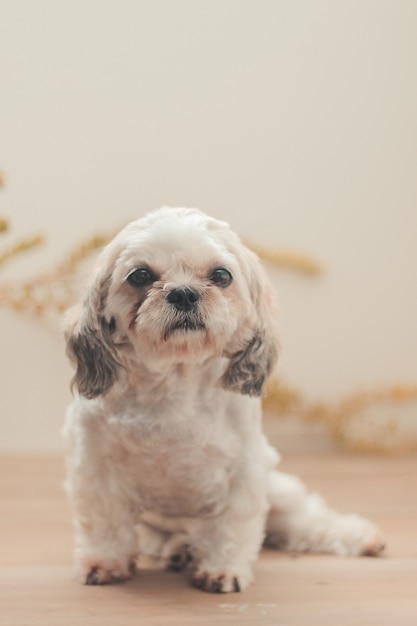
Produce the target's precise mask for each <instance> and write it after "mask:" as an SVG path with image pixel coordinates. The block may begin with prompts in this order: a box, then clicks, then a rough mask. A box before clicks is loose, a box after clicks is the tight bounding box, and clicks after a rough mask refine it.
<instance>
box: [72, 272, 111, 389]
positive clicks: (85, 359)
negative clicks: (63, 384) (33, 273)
mask: <svg viewBox="0 0 417 626" xmlns="http://www.w3.org/2000/svg"><path fill="white" fill-rule="evenodd" d="M109 282H110V276H103V275H101V274H100V273H98V275H97V276H96V279H95V280H94V281H93V283H92V284H91V285H90V286H89V287H88V289H87V291H86V295H85V298H84V302H83V303H82V304H80V305H77V306H76V307H74V308H73V309H71V310H70V311H69V312H68V314H67V316H66V320H65V329H64V330H65V338H66V342H67V355H68V357H69V359H70V361H71V362H72V363H73V364H74V365H75V374H74V377H73V379H72V381H71V388H74V387H75V388H76V389H77V390H78V392H79V394H80V395H82V396H85V397H86V398H89V399H91V398H95V397H97V396H100V395H103V394H105V393H106V392H107V391H108V390H109V389H110V388H111V387H112V386H113V384H114V382H115V381H116V380H117V378H118V372H119V368H120V363H119V362H118V359H117V354H116V349H115V346H114V344H113V342H112V324H113V323H114V322H113V321H110V322H107V321H106V319H105V317H104V306H105V302H106V298H107V292H108V284H109Z"/></svg>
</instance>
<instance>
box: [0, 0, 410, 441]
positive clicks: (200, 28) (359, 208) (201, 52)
mask: <svg viewBox="0 0 417 626" xmlns="http://www.w3.org/2000/svg"><path fill="white" fill-rule="evenodd" d="M0 14H1V19H0V169H1V170H3V171H4V172H5V174H6V176H7V186H6V188H5V189H4V190H1V193H0V215H2V216H5V217H7V218H8V219H9V220H10V222H11V224H12V226H13V230H12V231H11V232H10V234H8V235H7V236H4V235H2V236H1V238H0V249H1V247H2V246H4V245H6V244H8V243H11V242H13V241H16V240H17V239H19V238H20V237H23V236H29V235H32V234H34V233H35V232H41V233H44V234H45V235H46V236H47V238H48V243H47V245H46V246H45V247H44V248H42V249H41V250H39V251H36V252H35V251H33V252H32V253H30V254H29V253H28V254H26V255H24V256H23V257H22V258H20V259H19V260H16V261H15V262H14V263H10V264H9V265H8V266H7V267H4V268H0V281H2V282H3V283H4V282H6V281H8V280H12V281H13V280H19V279H21V278H22V277H28V276H32V275H35V274H36V273H37V272H39V271H41V270H45V269H47V268H49V267H52V266H53V265H54V264H55V263H56V262H57V261H58V260H59V259H60V258H62V256H63V255H64V254H65V253H66V252H68V251H69V250H70V249H71V247H72V246H73V245H75V244H76V243H78V242H79V241H80V240H82V239H83V238H86V237H88V236H89V235H90V234H93V233H95V232H98V231H106V230H111V229H112V228H114V227H117V226H119V225H123V224H124V223H125V222H126V221H128V220H129V219H131V218H134V217H137V216H139V215H142V214H144V213H145V212H147V211H149V210H151V209H153V208H156V207H158V206H160V205H161V204H170V205H190V206H197V207H199V208H201V209H203V210H206V211H207V212H209V213H211V214H213V215H214V216H216V217H220V218H222V219H225V220H227V221H229V222H230V223H231V224H232V225H233V227H234V228H235V230H237V231H238V232H239V234H240V235H241V236H243V237H245V238H249V239H252V240H253V241H254V242H255V243H257V244H259V245H263V246H269V247H272V248H277V249H288V248H289V249H294V250H300V251H303V252H305V253H307V254H311V255H313V256H314V257H315V258H317V259H318V260H320V261H321V262H322V263H323V264H324V266H325V267H326V274H325V275H324V276H323V277H321V278H316V279H306V278H303V277H301V276H298V275H294V274H291V273H286V272H282V271H277V270H273V271H271V275H272V277H273V280H274V282H275V284H276V286H277V290H278V292H279V301H280V303H281V311H282V320H281V327H282V342H283V354H282V359H281V365H280V372H281V374H282V375H283V376H284V377H285V379H286V380H287V381H288V382H291V383H292V384H294V385H295V386H297V387H298V388H300V389H301V390H303V391H304V392H305V393H306V394H308V395H309V396H310V397H311V398H314V399H324V400H331V399H335V398H339V397H340V396H341V395H343V394H347V393H350V392H352V391H354V390H356V389H358V388H367V387H370V388H372V387H373V386H376V385H383V384H390V383H392V382H396V381H405V382H415V381H416V380H417V363H416V361H417V358H416V354H417V332H416V320H417V289H416V272H417V246H416V237H417V176H416V174H417V80H416V75H417V2H415V0H408V1H407V0H356V1H355V0H335V1H331V0H314V1H313V0H311V1H307V0H299V1H294V0H256V1H255V0H250V1H248V0H204V1H202V0H175V1H170V0H165V1H164V0H148V1H144V0H119V1H117V2H116V0H104V1H103V0H71V2H69V1H67V2H65V1H56V0H37V2H32V1H30V0H0ZM0 329H1V331H0V332H1V336H0V368H1V385H2V387H1V394H0V449H1V450H6V451H28V450H29V451H30V450H33V451H42V450H46V451H53V450H58V449H59V448H60V446H61V443H60V437H59V427H60V425H61V423H62V419H63V418H62V416H63V412H64V407H65V404H66V402H67V400H68V398H69V392H68V379H69V377H70V371H69V368H68V366H67V364H66V362H65V357H64V348H63V345H62V341H61V340H60V338H59V334H58V332H57V331H56V330H55V329H53V328H49V327H48V326H47V325H46V324H45V323H43V322H42V321H35V320H33V319H31V318H26V317H19V316H18V315H17V314H15V313H12V312H10V311H8V310H6V309H4V308H3V309H0Z"/></svg>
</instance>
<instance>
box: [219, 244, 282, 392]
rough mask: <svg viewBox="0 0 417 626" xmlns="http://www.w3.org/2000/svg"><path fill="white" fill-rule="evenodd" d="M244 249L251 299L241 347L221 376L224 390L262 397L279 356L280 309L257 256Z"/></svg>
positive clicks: (242, 331)
mask: <svg viewBox="0 0 417 626" xmlns="http://www.w3.org/2000/svg"><path fill="white" fill-rule="evenodd" d="M242 247H243V248H244V260H245V265H246V270H247V273H248V283H249V289H250V298H251V302H250V303H248V308H252V307H253V308H252V311H251V312H250V313H248V326H249V327H250V333H249V334H248V330H247V328H241V329H239V331H238V333H239V334H240V335H241V337H240V339H239V344H240V346H239V348H238V349H237V350H235V351H233V352H232V354H231V355H229V359H230V360H229V364H228V366H227V369H226V371H225V372H224V374H223V376H222V378H221V381H220V382H221V384H222V386H223V387H224V388H225V389H230V390H231V391H236V392H238V393H242V394H245V395H249V396H261V395H263V392H264V387H265V383H266V381H267V379H268V377H269V375H270V374H271V372H272V370H273V368H274V366H275V364H276V361H277V359H278V352H279V341H278V333H277V329H276V326H277V318H278V309H277V306H276V304H275V298H274V291H273V287H272V285H271V283H270V282H269V279H268V277H267V276H266V274H265V271H264V270H263V267H262V265H261V263H260V261H259V259H258V257H257V256H256V255H255V254H254V253H253V252H251V251H250V250H248V249H247V248H245V247H244V246H242Z"/></svg>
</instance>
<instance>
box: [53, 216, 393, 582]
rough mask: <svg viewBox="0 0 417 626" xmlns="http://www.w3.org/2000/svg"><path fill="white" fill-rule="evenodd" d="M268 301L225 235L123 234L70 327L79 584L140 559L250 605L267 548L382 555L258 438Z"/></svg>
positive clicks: (71, 488)
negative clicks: (248, 596)
mask: <svg viewBox="0 0 417 626" xmlns="http://www.w3.org/2000/svg"><path fill="white" fill-rule="evenodd" d="M276 321H277V308H276V304H275V296H274V293H273V289H272V286H271V284H270V282H269V280H268V278H267V276H266V274H265V272H264V270H263V268H262V265H261V263H260V261H259V259H258V258H257V256H256V255H255V254H253V253H252V252H251V251H250V250H248V249H247V248H246V247H245V246H244V245H243V244H242V243H241V241H240V240H239V238H238V237H237V235H236V234H234V232H233V231H232V230H231V229H230V228H229V226H228V225H227V224H226V223H224V222H222V221H218V220H216V219H213V218H211V217H209V216H207V215H206V214H204V213H202V212H200V211H198V210H194V209H186V208H178V209H173V208H162V209H159V210H157V211H154V212H152V213H149V214H148V215H146V216H145V217H143V218H141V219H138V220H136V221H134V222H132V223H130V224H129V225H128V226H127V227H126V228H124V229H123V230H122V231H121V232H120V233H119V234H118V235H117V236H116V237H115V239H114V240H113V241H112V242H111V243H110V244H108V245H107V247H105V248H104V249H103V251H102V252H101V254H100V256H99V259H98V264H97V267H96V269H95V271H94V272H93V275H92V278H91V281H90V283H89V285H88V286H87V288H86V291H85V294H84V297H83V299H82V301H81V302H80V304H79V305H77V306H76V307H74V308H73V309H71V310H70V311H69V313H68V314H67V317H66V321H65V336H66V343H67V353H68V355H69V358H70V360H71V362H72V363H73V365H74V367H75V374H74V378H73V381H72V386H73V390H74V399H73V402H72V404H71V405H70V407H69V409H68V413H67V419H66V427H65V432H66V436H67V438H68V442H69V455H68V474H67V483H66V487H67V492H68V494H69V497H70V500H71V502H72V507H73V510H74V518H75V519H74V521H75V571H76V574H75V575H76V577H77V578H78V579H79V580H80V581H81V582H83V583H85V584H87V585H97V584H105V583H111V582H116V581H122V580H126V579H128V578H130V577H131V576H132V573H133V571H134V566H135V559H136V558H137V556H138V554H147V555H152V556H154V557H156V558H158V559H160V562H161V563H162V564H163V565H164V566H165V567H167V568H170V569H174V570H180V569H182V568H187V569H188V570H189V571H190V572H191V574H190V575H191V579H192V583H193V585H194V586H195V587H197V588H199V589H201V590H204V591H208V592H217V593H226V592H237V591H242V590H244V589H246V587H247V586H248V585H249V584H250V583H251V582H252V581H253V573H252V566H253V563H254V561H255V560H256V558H257V556H258V553H259V550H260V548H261V546H262V545H263V544H267V545H270V546H275V547H277V548H279V549H284V550H290V551H300V552H327V553H334V554H339V555H372V556H376V555H378V554H379V553H380V552H381V551H382V550H383V548H384V542H383V539H382V537H381V534H380V532H379V530H378V529H377V528H376V526H374V524H372V523H371V522H370V521H368V520H366V519H364V518H362V517H359V516H357V515H342V514H339V513H338V512H336V511H334V510H332V509H331V508H329V507H328V506H327V504H326V503H325V502H324V501H323V500H322V499H321V498H320V497H319V496H318V495H316V494H311V493H308V492H307V490H306V488H305V487H304V485H303V484H302V483H301V482H300V481H299V480H298V479H297V478H295V477H293V476H290V475H287V474H284V473H281V472H279V471H278V470H277V469H276V466H277V463H278V460H279V455H278V453H277V452H276V451H275V450H274V449H273V448H272V447H271V446H270V445H269V443H268V441H267V439H266V437H265V435H264V433H263V431H262V426H261V400H260V398H261V396H262V394H263V391H264V389H265V383H266V381H267V379H268V377H269V376H270V374H271V372H272V370H273V368H274V366H275V363H276V360H277V357H278V352H279V342H278V338H277V331H276Z"/></svg>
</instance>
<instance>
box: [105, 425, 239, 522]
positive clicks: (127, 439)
mask: <svg viewBox="0 0 417 626" xmlns="http://www.w3.org/2000/svg"><path fill="white" fill-rule="evenodd" d="M205 417H206V418H207V419H208V416H205ZM201 418H202V416H201V414H200V416H199V418H196V419H200V420H201ZM201 421H202V425H201V426H200V427H199V428H197V429H192V428H189V427H187V423H184V424H182V425H179V424H177V426H176V428H174V429H172V428H169V429H168V428H164V426H163V425H162V426H161V425H160V427H156V426H154V428H152V429H151V430H149V428H148V425H147V424H146V420H143V421H141V420H138V421H136V422H131V423H128V424H127V423H126V422H125V423H120V422H119V423H118V424H116V423H113V425H112V428H113V434H114V438H112V450H109V452H110V455H111V458H112V459H113V462H116V465H117V468H118V471H119V473H120V474H121V478H122V480H123V481H125V484H127V485H128V488H129V490H130V497H131V500H132V502H133V505H134V507H135V508H137V509H138V511H139V512H143V511H153V512H155V513H158V514H160V515H163V516H169V517H172V516H186V517H188V516H191V517H194V516H201V515H204V514H213V513H215V511H216V510H217V509H219V508H221V507H222V506H224V504H225V502H226V500H227V494H228V492H229V491H230V488H231V483H232V481H233V480H234V479H235V476H236V475H237V474H238V473H239V464H240V462H241V461H240V454H238V451H239V449H240V446H239V436H238V434H237V433H236V432H235V430H234V429H232V428H227V427H226V426H225V424H224V423H223V422H222V423H221V426H219V424H218V423H213V421H206V422H204V420H201ZM169 423H171V424H172V419H171V420H169Z"/></svg>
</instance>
